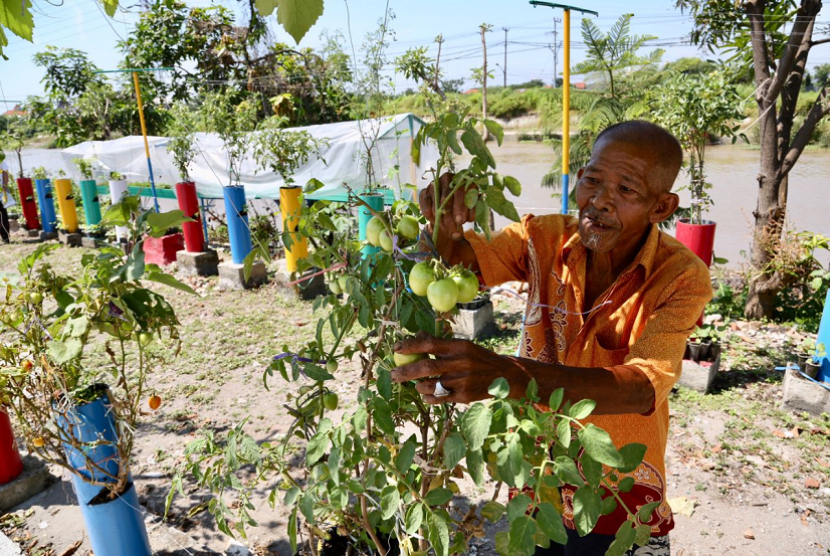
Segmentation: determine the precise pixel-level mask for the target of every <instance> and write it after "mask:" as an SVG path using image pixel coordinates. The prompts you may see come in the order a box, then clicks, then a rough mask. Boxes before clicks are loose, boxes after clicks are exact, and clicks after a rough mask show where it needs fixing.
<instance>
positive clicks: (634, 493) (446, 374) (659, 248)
mask: <svg viewBox="0 0 830 556" xmlns="http://www.w3.org/2000/svg"><path fill="white" fill-rule="evenodd" d="M682 158H683V153H682V150H681V148H680V144H679V143H678V142H677V140H676V139H675V138H674V137H673V136H672V135H671V134H669V133H668V132H667V131H665V130H664V129H662V128H660V127H658V126H656V125H653V124H651V123H648V122H642V121H630V122H624V123H621V124H617V125H614V126H611V127H609V128H608V129H606V130H605V131H603V132H602V133H601V134H600V135H599V136H598V137H597V140H596V143H595V144H594V149H593V152H592V153H591V159H590V161H589V162H588V164H587V165H586V166H585V167H584V168H582V169H581V170H580V171H579V174H578V182H577V185H576V198H577V203H578V205H579V217H578V218H574V217H571V216H561V215H548V216H540V217H534V216H532V215H528V216H525V217H524V218H523V219H522V221H521V222H519V223H515V224H511V225H510V226H508V227H507V228H505V229H503V230H501V231H500V232H498V233H496V234H494V235H493V237H492V239H491V240H490V241H487V240H486V239H484V238H483V237H482V236H480V235H478V234H475V233H471V232H466V233H464V232H463V231H462V229H461V226H462V225H463V224H464V223H465V222H466V221H468V219H469V214H468V211H467V209H466V207H465V206H464V201H463V199H454V200H453V202H451V203H448V206H450V205H452V206H453V207H454V208H453V211H452V214H448V215H447V217H446V218H442V221H441V222H439V223H438V225H439V228H440V232H439V238H440V239H439V241H438V242H437V251H438V252H439V254H440V255H441V256H442V257H443V258H444V259H445V260H446V261H448V262H449V263H451V264H457V263H462V264H464V265H466V266H467V267H469V268H471V269H472V270H474V271H475V272H477V273H478V274H479V276H480V279H481V281H482V282H483V283H484V284H485V285H486V286H488V287H492V286H495V285H497V284H501V283H504V282H507V281H512V280H517V281H522V282H527V284H528V286H529V299H528V304H527V309H526V314H525V324H524V332H523V334H522V338H521V353H522V357H507V356H502V355H497V354H495V353H492V352H490V351H488V350H486V349H484V348H481V347H478V346H476V345H475V344H473V343H471V342H467V341H463V340H441V339H437V338H432V337H429V336H419V337H416V338H413V339H409V340H405V341H402V342H400V343H399V344H397V345H396V346H395V348H396V350H397V351H398V352H400V353H431V354H434V355H435V356H436V357H437V359H435V360H426V361H421V362H418V363H412V364H410V365H406V366H402V367H399V368H397V369H395V371H394V372H393V379H394V380H396V381H399V382H401V381H407V380H419V381H420V382H419V383H418V391H419V392H420V393H421V394H422V395H423V396H424V399H425V400H426V401H427V402H429V403H444V402H462V403H469V402H473V401H475V400H482V399H485V398H487V397H489V394H488V393H487V388H488V386H489V385H490V384H491V383H492V382H493V380H495V379H496V378H498V377H504V378H505V379H507V381H508V382H509V383H510V386H511V388H510V395H511V396H512V397H515V398H521V397H522V396H523V394H524V392H525V389H526V386H527V384H528V382H529V381H530V379H531V378H534V379H535V380H536V382H537V383H538V387H539V396H540V398H541V399H542V400H545V399H547V398H548V396H550V394H551V392H553V391H554V390H555V389H557V388H560V387H561V388H564V390H565V399H567V400H570V401H571V402H577V401H579V400H582V399H586V398H587V399H592V400H595V401H596V402H597V405H596V410H595V413H594V416H592V417H590V418H588V419H586V421H587V422H591V423H594V424H596V425H597V426H599V427H601V428H603V429H605V430H606V431H607V432H608V433H609V434H610V435H611V438H612V439H613V441H614V443H615V444H616V445H617V447H620V446H623V445H625V444H628V443H631V442H637V443H641V444H644V445H645V446H646V447H647V451H646V454H645V458H644V461H643V463H642V464H641V465H640V467H639V468H638V469H637V470H636V471H635V472H634V473H631V474H630V475H629V476H631V477H633V478H634V480H635V486H634V488H632V489H631V491H630V492H629V493H627V494H622V497H623V500H625V502H626V505H628V506H629V508H632V509H634V508H635V507H639V506H642V505H644V504H646V503H647V502H651V501H658V500H662V504H661V505H660V506H659V507H658V509H657V510H656V511H655V512H654V514H653V517H652V520H651V522H650V523H649V525H651V531H652V538H651V542H650V543H649V545H647V546H645V547H642V548H640V549H639V550H636V551H635V550H632V551H631V554H637V555H640V554H643V555H644V554H649V555H657V556H662V555H666V556H668V555H669V542H668V533H669V531H670V530H671V529H672V528H673V526H674V522H673V519H672V514H671V510H670V508H669V506H668V503H667V502H666V473H665V450H666V440H667V433H668V425H669V407H668V400H667V398H668V395H669V392H670V391H671V389H672V386H673V385H674V384H675V382H676V381H677V379H678V377H679V375H680V372H681V360H682V357H683V352H684V350H685V346H686V339H687V338H688V336H689V334H690V333H691V332H692V331H693V330H694V328H695V323H696V321H697V319H698V317H699V316H700V314H701V312H702V311H703V308H704V306H705V305H706V303H707V302H708V301H709V300H710V299H711V297H712V289H711V284H710V280H709V273H708V270H707V268H706V265H704V264H703V262H702V261H701V260H700V259H699V258H697V257H696V256H695V255H694V254H693V253H692V252H691V251H689V250H687V249H686V248H685V247H683V246H682V245H681V244H680V243H678V242H677V241H676V240H675V239H674V238H672V237H671V236H669V235H667V234H665V233H663V232H661V231H660V230H659V229H658V227H657V224H658V223H660V222H662V221H663V220H666V219H667V218H669V217H670V216H671V215H672V214H673V213H674V211H675V210H676V209H677V206H678V197H677V195H676V194H674V193H672V191H671V188H672V185H673V183H674V180H675V178H676V177H677V173H678V171H679V170H680V166H681V163H682ZM445 181H446V180H439V182H440V185H444V186H446V183H445ZM439 190H442V192H441V193H440V194H441V195H442V197H443V195H444V193H445V192H446V191H445V188H441V187H439ZM434 194H435V193H434V188H433V187H432V186H430V187H429V188H428V189H426V190H424V191H423V192H422V193H421V198H420V204H421V207H422V209H423V212H424V215H425V216H426V217H427V219H428V220H429V222H430V223H431V224H432V225H434V214H433V212H432V208H431V207H432V206H433V198H432V195H434ZM458 197H461V195H459V196H458ZM573 493H574V489H573V488H569V487H568V486H567V485H566V486H564V487H563V488H562V495H563V500H564V503H565V515H564V521H565V525H566V526H567V528H568V543H567V544H566V545H565V546H564V547H562V546H559V545H553V546H552V547H551V548H550V549H548V550H542V549H539V551H538V552H537V554H564V555H568V556H576V555H581V556H585V555H593V554H604V553H605V550H606V549H607V548H608V546H609V545H610V544H611V543H612V542H613V540H614V534H615V533H616V531H617V529H618V528H619V526H620V525H621V524H622V522H623V520H624V519H625V518H626V516H625V513H624V511H623V510H622V509H621V508H618V510H617V511H616V512H614V513H613V514H610V515H607V516H603V517H601V518H600V520H599V523H598V524H597V527H596V528H595V529H594V532H593V533H591V534H589V535H588V536H586V537H582V538H580V537H579V536H578V535H577V534H576V532H575V531H574V528H575V527H574V523H573Z"/></svg>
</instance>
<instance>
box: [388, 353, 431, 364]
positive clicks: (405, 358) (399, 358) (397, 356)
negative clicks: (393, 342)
mask: <svg viewBox="0 0 830 556" xmlns="http://www.w3.org/2000/svg"><path fill="white" fill-rule="evenodd" d="M392 358H393V359H394V360H395V366H396V367H400V366H401V365H409V364H410V363H417V362H418V361H421V360H422V359H426V358H427V355H426V354H425V353H413V354H411V355H404V354H403V353H393V354H392Z"/></svg>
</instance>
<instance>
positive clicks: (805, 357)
mask: <svg viewBox="0 0 830 556" xmlns="http://www.w3.org/2000/svg"><path fill="white" fill-rule="evenodd" d="M795 357H796V360H797V361H798V367H799V368H800V369H801V370H802V371H803V370H804V369H806V368H807V363H809V362H810V361H812V360H813V356H812V355H810V354H809V353H796V354H795Z"/></svg>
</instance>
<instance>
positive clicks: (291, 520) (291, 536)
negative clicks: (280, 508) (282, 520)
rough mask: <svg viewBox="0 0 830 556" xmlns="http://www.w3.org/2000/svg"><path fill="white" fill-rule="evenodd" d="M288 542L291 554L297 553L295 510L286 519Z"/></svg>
mask: <svg viewBox="0 0 830 556" xmlns="http://www.w3.org/2000/svg"><path fill="white" fill-rule="evenodd" d="M288 541H289V543H291V553H292V554H294V553H296V552H297V508H294V511H292V512H291V515H290V516H289V517H288Z"/></svg>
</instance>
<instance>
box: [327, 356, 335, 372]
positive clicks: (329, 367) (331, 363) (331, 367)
mask: <svg viewBox="0 0 830 556" xmlns="http://www.w3.org/2000/svg"><path fill="white" fill-rule="evenodd" d="M326 370H327V371H328V372H329V373H330V374H334V373H336V372H337V361H335V360H334V359H329V360H328V361H327V362H326Z"/></svg>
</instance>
